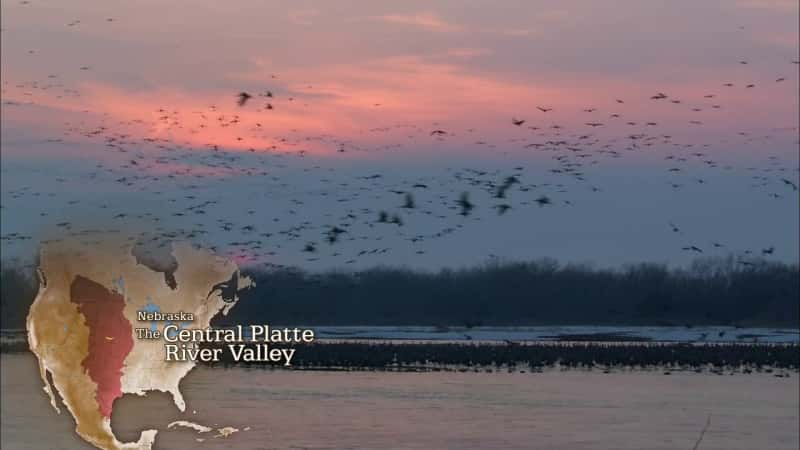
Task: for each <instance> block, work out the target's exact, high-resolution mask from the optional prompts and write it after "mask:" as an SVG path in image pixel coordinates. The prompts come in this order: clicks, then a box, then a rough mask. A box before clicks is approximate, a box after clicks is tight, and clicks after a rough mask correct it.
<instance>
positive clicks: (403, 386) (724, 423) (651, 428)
mask: <svg viewBox="0 0 800 450" xmlns="http://www.w3.org/2000/svg"><path fill="white" fill-rule="evenodd" d="M0 361H1V362H2V364H1V366H2V392H3V396H2V434H1V435H2V448H3V449H4V450H6V449H11V450H14V449H43V448H55V449H70V450H71V449H89V448H91V447H90V446H89V445H88V444H85V443H83V442H82V441H81V440H80V439H79V438H77V437H76V436H75V435H74V433H73V431H72V429H73V427H74V423H73V421H72V419H71V417H70V416H69V415H67V414H66V413H65V414H62V415H61V416H58V415H57V414H56V413H55V412H54V411H53V410H52V408H50V406H49V404H48V401H47V399H46V396H45V395H44V393H43V392H42V391H41V385H40V381H39V380H38V378H37V376H36V373H35V360H34V358H33V357H32V356H29V355H2V356H0ZM181 389H182V391H183V393H184V395H185V397H186V399H187V405H188V406H187V411H186V413H179V412H178V411H177V410H176V408H175V407H174V405H173V404H172V402H171V399H170V398H169V397H168V396H166V395H160V394H153V395H150V396H148V397H146V398H138V397H129V396H126V397H124V398H123V399H121V400H118V401H117V403H115V410H114V417H113V420H112V427H113V428H114V430H115V432H116V433H117V435H118V436H120V437H121V438H123V439H124V440H132V439H133V438H134V437H135V436H136V435H137V430H141V429H143V428H145V427H148V426H149V427H158V428H159V429H160V430H161V431H159V435H158V437H157V440H156V448H162V449H194V448H200V449H202V448H207V449H453V450H455V449H458V450H462V449H467V450H469V449H570V450H580V449H665V450H666V449H670V450H672V449H684V448H685V449H691V448H692V446H693V445H694V442H695V441H696V439H697V437H698V436H699V433H700V430H701V429H702V428H703V425H704V423H705V421H706V418H707V417H708V415H709V414H711V426H710V427H709V429H708V432H707V433H706V435H705V438H704V439H703V442H702V445H701V446H700V448H701V449H720V450H722V449H725V450H730V449H743V450H744V449H747V450H752V449H787V450H788V449H792V450H795V449H797V448H798V445H800V437H799V436H798V428H797V423H798V420H800V416H799V414H798V406H800V405H799V403H800V402H799V401H798V375H797V374H792V375H791V376H790V377H789V378H776V377H774V376H771V375H765V374H761V375H734V376H730V375H725V376H718V375H710V374H694V373H691V374H689V373H673V375H670V376H666V375H663V374H662V372H660V371H659V372H632V373H630V372H629V373H613V374H603V373H600V372H581V371H569V372H556V371H553V372H546V373H542V374H529V373H515V374H510V373H388V372H384V373H376V372H350V373H345V372H299V371H270V370H261V369H240V368H234V369H212V368H204V367H199V368H197V369H195V370H194V371H193V372H192V373H191V374H190V375H189V376H188V377H187V378H186V379H185V380H184V381H183V382H182V384H181ZM193 411H196V413H193ZM176 419H185V420H192V421H195V422H198V423H201V424H205V425H210V426H219V427H221V426H234V427H236V428H240V429H244V428H245V427H250V429H249V430H248V431H242V432H239V433H236V434H234V435H232V436H230V437H228V438H213V437H211V436H210V433H209V434H205V435H198V434H196V433H195V432H193V431H190V430H175V429H173V430H166V429H165V426H164V425H165V424H166V423H168V422H169V421H172V420H176ZM197 437H207V439H206V440H205V441H204V442H202V443H198V442H196V441H195V439H196V438H197Z"/></svg>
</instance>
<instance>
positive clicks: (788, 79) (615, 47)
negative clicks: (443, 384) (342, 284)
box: [0, 0, 800, 269]
mask: <svg viewBox="0 0 800 450" xmlns="http://www.w3.org/2000/svg"><path fill="white" fill-rule="evenodd" d="M797 18H798V2H797V1H796V0H789V1H784V0H774V1H770V0H745V1H735V0H719V1H711V0H703V1H641V0H631V1H620V2H590V1H506V2H488V1H439V2H428V1H424V2H423V1H404V2H374V1H341V2H323V1H305V2H301V1H298V2H264V1H236V2H218V1H217V2H215V1H208V2H196V1H194V2H187V1H172V2H156V1H141V2H135V3H131V2H120V1H103V2H100V1H86V0H81V1H63V2H54V1H44V0H30V1H19V0H13V1H6V0H3V1H2V34H0V36H1V37H2V140H1V141H0V142H1V144H2V199H1V200H2V236H3V240H2V251H3V257H4V258H8V257H16V256H19V257H21V258H28V259H29V258H30V257H31V256H32V255H33V254H34V253H35V248H36V245H37V244H38V243H39V242H40V241H41V240H42V239H51V238H58V237H62V236H64V235H68V234H75V233H81V232H82V230H97V229H101V230H127V231H129V232H146V233H150V234H149V235H148V236H152V235H155V234H163V233H167V235H168V236H171V237H175V238H180V239H187V240H191V241H194V242H196V243H198V244H200V245H204V246H211V247H215V248H216V249H217V250H218V251H219V252H220V253H221V254H224V255H228V256H232V257H234V258H235V259H237V260H238V261H239V262H242V263H250V264H261V263H264V262H267V263H274V264H281V265H298V266H302V267H307V268H311V269H327V268H341V267H344V268H364V267H370V266H373V265H378V264H389V265H404V266H409V267H420V268H438V267H442V266H449V267H460V266H465V265H472V264H477V263H481V262H484V261H487V260H489V259H492V258H498V259H501V260H530V259H537V258H542V257H551V258H555V259H556V260H558V261H561V262H593V263H595V264H597V265H599V266H611V267H615V266H619V265H622V264H626V263H636V262H643V261H649V262H663V263H669V264H686V263H688V262H690V261H691V260H692V259H693V258H696V257H698V256H727V255H733V256H734V257H735V258H738V259H740V260H747V259H753V258H761V257H764V258H765V259H767V260H775V261H790V262H796V261H797V260H798V257H799V255H798V245H800V242H799V241H798V227H800V220H799V218H798V214H799V212H800V204H799V203H798V198H799V197H798V191H797V185H798V120H800V113H799V112H798V110H799V107H798V98H799V96H800V92H799V91H798V89H799V88H798V68H799V67H800V66H798V64H797V61H798V52H799V51H800V50H799V48H800V44H799V38H798V35H799V31H798V21H797ZM240 92H246V93H247V94H248V95H250V96H251V97H250V98H249V99H247V101H246V102H244V104H243V105H238V104H237V95H238V94H239V93H240ZM267 93H269V95H268V94H267ZM512 120H515V121H517V124H515V123H513V122H512ZM522 120H524V122H521V123H520V122H519V121H522ZM510 177H511V179H513V180H514V181H513V182H511V183H510V184H509V186H508V188H507V189H506V190H503V192H502V193H499V191H500V190H502V189H501V187H502V186H503V185H504V184H505V183H506V182H507V180H509V179H510ZM406 193H410V194H411V196H412V197H413V203H414V205H413V206H414V207H413V208H412V207H407V206H409V205H408V204H406V202H407V200H406ZM462 193H467V194H466V195H467V196H468V198H469V202H470V203H471V204H472V205H474V208H472V209H470V210H469V211H467V212H465V211H464V209H463V205H460V204H458V203H457V202H458V200H459V198H460V196H461V195H462ZM542 199H546V200H542ZM381 211H385V212H386V213H387V215H388V216H389V218H390V221H391V218H392V217H394V216H398V217H399V218H400V222H402V223H401V224H398V223H382V222H380V221H379V220H378V219H379V217H380V212H381ZM464 212H465V213H464ZM461 213H464V214H461ZM501 213H502V214H501ZM333 229H339V230H341V232H338V233H334V234H336V242H333V243H330V242H328V241H327V239H328V237H330V236H331V230H333Z"/></svg>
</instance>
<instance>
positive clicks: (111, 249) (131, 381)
mask: <svg viewBox="0 0 800 450" xmlns="http://www.w3.org/2000/svg"><path fill="white" fill-rule="evenodd" d="M168 256H169V258H170V261H171V265H170V269H169V271H163V270H160V268H159V267H156V266H154V265H152V264H145V263H143V261H142V260H141V259H140V258H137V256H136V251H135V248H134V244H133V243H130V242H128V241H125V242H124V243H123V244H119V243H116V244H114V243H108V242H105V243H92V245H87V244H86V243H79V242H75V241H60V242H51V243H49V244H47V245H45V246H44V247H43V248H42V249H41V253H40V265H39V278H40V286H39V292H38V294H37V296H36V299H35V300H34V302H33V304H32V306H31V308H30V312H29V314H28V319H27V328H28V343H29V345H30V349H31V351H32V352H33V353H34V354H35V355H36V357H37V359H38V362H39V375H40V376H41V379H42V383H43V384H44V391H45V392H46V393H47V395H48V396H49V398H50V403H51V404H52V406H53V408H55V410H56V411H57V412H59V413H60V412H61V408H60V407H59V404H58V402H57V400H56V395H55V394H56V392H57V393H58V394H59V396H60V397H61V399H62V402H63V405H64V406H65V407H66V408H67V410H68V411H69V413H70V414H71V415H72V416H73V418H74V419H75V424H76V428H75V431H76V432H77V434H78V435H79V436H80V437H81V438H83V439H84V440H86V441H88V442H90V443H91V444H93V445H94V446H96V447H98V448H101V449H104V450H117V449H151V448H152V447H153V444H154V442H155V436H156V434H157V430H152V429H148V430H142V431H141V433H140V436H139V439H138V440H137V441H136V442H120V441H119V440H118V439H117V437H116V436H115V434H114V432H113V431H112V429H111V415H112V413H113V406H114V401H115V400H116V399H118V398H120V397H122V396H123V395H124V394H136V395H145V394H146V393H147V392H148V391H162V392H167V393H169V394H171V396H172V399H173V401H174V403H175V406H176V407H177V408H178V409H179V410H180V411H184V410H185V409H186V401H185V399H184V398H183V395H182V394H181V392H180V390H179V388H178V385H179V383H180V381H181V379H183V377H184V376H185V375H186V374H187V373H188V372H189V371H190V370H191V369H192V368H193V367H194V365H195V363H194V362H192V361H181V362H174V361H170V362H167V361H164V346H163V341H160V340H140V339H136V338H135V337H134V328H136V327H150V324H149V323H146V324H142V323H139V322H137V311H139V310H146V309H151V308H153V307H154V306H155V307H157V308H158V309H159V310H160V311H163V312H168V311H170V312H178V311H181V312H185V313H191V314H192V315H193V317H194V322H193V323H192V327H194V328H206V327H208V326H209V325H210V322H211V319H212V318H214V317H215V316H216V315H218V314H220V313H222V314H227V313H228V311H229V310H230V309H231V308H232V307H233V306H234V305H235V304H236V302H237V301H238V295H237V292H238V291H239V290H242V289H246V288H248V287H250V285H251V284H252V282H251V281H250V279H249V278H247V277H244V276H240V275H239V271H238V268H237V266H236V265H235V264H234V263H233V262H231V261H229V260H226V259H224V258H220V257H217V256H215V255H213V254H212V253H211V252H209V251H206V250H202V249H197V248H194V247H192V246H191V245H189V244H186V243H174V244H171V252H169V254H168ZM232 281H233V282H232ZM221 285H225V286H236V291H237V292H232V293H231V292H229V290H228V291H227V292H226V291H225V290H220V289H217V287H218V286H221Z"/></svg>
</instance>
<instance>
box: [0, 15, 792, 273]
mask: <svg viewBox="0 0 800 450" xmlns="http://www.w3.org/2000/svg"><path fill="white" fill-rule="evenodd" d="M107 21H108V22H113V21H114V19H108V20H107ZM78 24H80V21H78V20H76V21H73V22H70V23H69V24H67V26H70V27H73V26H77V25H78ZM29 53H30V54H31V55H35V54H36V53H35V51H34V50H31V51H30V52H29ZM737 63H738V64H741V65H746V64H748V62H747V61H744V60H742V61H739V62H737ZM790 63H791V64H794V65H795V67H796V65H797V64H798V61H787V69H788V68H789V67H792V66H790ZM75 69H76V70H80V71H91V70H92V67H91V66H79V67H76V68H75ZM795 70H796V69H795ZM277 79H278V77H277V76H276V75H273V76H272V77H271V80H267V82H268V83H269V82H274V81H275V80H277ZM768 82H769V83H779V84H780V83H785V82H786V78H785V76H780V77H776V78H774V79H772V80H769V81H768ZM760 83H764V81H759V83H756V82H750V83H745V84H743V85H736V84H734V83H729V82H725V81H722V82H720V83H719V85H718V86H717V88H716V89H715V91H716V92H709V93H708V94H705V95H704V96H703V97H702V98H678V97H676V96H674V95H671V94H670V93H666V92H655V93H653V94H652V95H651V96H649V98H626V99H621V98H613V99H612V100H611V101H610V102H609V103H610V105H611V106H610V109H609V110H608V111H605V108H600V107H595V106H587V107H585V108H584V109H583V111H580V112H579V115H585V117H586V119H585V121H583V123H581V124H577V125H576V124H564V123H561V124H559V123H557V122H556V120H555V119H551V117H553V116H554V115H555V114H557V113H558V109H559V108H558V107H556V106H549V105H536V106H535V109H534V107H531V108H530V110H531V112H530V113H529V115H530V116H529V117H525V118H521V117H512V118H511V119H510V121H509V122H508V125H507V126H508V127H509V131H510V132H511V131H514V132H515V133H513V134H512V133H509V135H513V136H516V137H513V138H508V139H505V140H504V141H500V140H498V139H492V138H485V137H484V138H480V137H478V136H480V131H479V130H478V129H477V128H468V129H450V128H448V127H446V126H444V125H442V124H441V123H432V124H413V123H400V124H395V125H391V126H383V127H376V128H370V129H364V130H362V132H361V133H362V134H364V135H369V136H378V137H380V136H383V137H384V141H387V140H388V141H391V142H393V143H392V144H389V145H364V144H359V143H358V142H356V141H355V140H354V139H353V138H343V137H339V136H333V135H311V134H306V133H303V132H302V131H301V130H297V129H292V130H286V132H285V133H284V134H283V135H282V136H273V135H269V133H268V132H266V131H264V128H265V127H263V123H267V122H268V121H269V120H270V116H269V115H270V114H271V113H273V111H274V110H276V109H279V108H281V107H282V106H283V105H286V104H287V103H288V102H303V101H305V100H302V99H301V95H294V96H290V95H282V94H278V93H277V92H280V91H279V90H277V89H273V90H263V91H261V92H253V91H249V92H248V91H242V92H239V93H238V94H234V93H232V95H231V99H230V104H229V105H211V106H205V107H197V108H194V109H193V110H191V111H186V110H179V109H176V108H170V107H169V106H168V105H163V106H154V108H153V113H154V114H153V115H151V116H148V117H142V118H139V119H135V120H116V119H114V118H113V116H111V115H109V114H106V113H102V114H100V115H99V119H97V118H96V117H97V116H98V115H97V113H93V112H90V111H88V110H87V111H84V114H86V118H85V119H83V120H77V121H75V120H70V121H69V122H67V123H66V124H65V127H64V130H63V135H61V136H57V137H52V138H50V139H48V140H47V141H46V142H44V143H42V145H47V146H56V147H57V146H65V147H70V146H71V147H73V148H76V147H80V146H84V145H87V143H91V142H94V143H96V144H97V145H96V147H93V148H98V149H102V150H98V151H100V152H101V153H102V155H97V157H96V158H95V157H94V156H87V159H86V160H87V161H91V162H90V170H86V171H84V172H80V173H77V174H71V173H70V172H69V171H67V170H65V171H64V172H63V173H61V172H59V173H51V174H49V175H51V176H52V179H53V180H54V182H55V184H56V188H52V189H49V190H48V189H43V188H40V187H39V186H37V185H34V184H22V185H14V186H4V192H3V204H2V206H1V208H2V214H3V216H7V215H9V216H10V215H12V214H15V211H16V210H17V208H20V209H25V208H28V209H29V208H33V207H36V206H37V205H39V206H41V210H39V211H38V216H39V217H40V221H41V222H43V223H48V222H52V223H54V226H55V229H56V230H57V231H58V235H59V236H71V237H79V238H83V239H92V236H94V235H96V234H97V233H106V234H107V233H112V234H113V233H117V232H119V233H123V232H125V231H126V230H127V229H128V228H129V226H128V225H127V224H129V223H130V222H131V221H134V222H137V223H144V224H146V226H144V227H143V229H146V230H148V231H143V232H138V234H137V235H135V236H133V237H131V238H130V239H135V240H137V241H138V242H144V243H147V244H148V245H150V246H151V248H152V251H153V252H158V251H159V250H158V249H163V248H165V247H167V246H168V243H169V242H171V241H173V240H190V241H194V242H198V243H202V244H204V245H206V246H208V247H211V248H212V249H214V250H217V251H221V252H223V253H226V254H228V255H231V256H234V257H235V258H236V259H237V260H238V261H239V262H240V263H245V264H253V265H262V266H265V267H280V266H281V264H276V263H275V261H276V260H280V257H279V256H280V255H282V254H283V253H284V252H289V253H295V254H304V255H305V260H306V261H308V262H313V261H318V260H320V258H334V260H335V261H338V262H340V263H342V264H353V263H355V262H356V261H357V260H358V259H359V258H362V257H367V256H369V255H385V254H387V253H390V252H391V251H392V250H393V248H394V247H395V246H396V245H398V243H404V244H403V245H405V244H407V245H412V246H413V248H414V252H415V253H417V254H420V255H422V254H425V252H426V249H425V243H426V242H429V241H431V240H434V239H440V238H444V237H446V236H449V235H452V234H455V233H458V232H459V231H460V230H461V229H463V228H464V227H467V226H470V224H471V223H474V222H475V221H480V220H513V218H512V217H513V215H514V211H515V210H518V209H523V208H529V207H532V208H539V209H540V210H541V211H543V212H545V211H546V210H547V209H548V208H561V207H575V206H576V205H575V204H574V202H573V200H571V199H570V198H569V195H568V194H569V192H571V191H570V190H571V189H585V190H588V191H590V192H595V193H597V194H598V195H602V193H603V188H602V187H601V186H598V185H596V184H595V183H593V181H592V170H593V167H594V166H597V165H600V164H602V163H603V161H604V160H608V159H615V158H623V157H625V156H626V155H628V154H631V153H636V152H639V153H641V152H645V151H647V150H659V151H662V152H663V157H664V161H665V167H664V170H665V171H666V172H667V174H668V175H669V178H668V179H669V180H670V181H669V185H668V186H665V188H668V189H674V190H680V189H682V188H684V187H686V186H692V187H697V186H702V185H703V184H705V183H707V182H708V180H707V179H705V178H703V177H698V176H696V175H690V173H694V172H692V170H690V169H692V168H694V167H698V166H699V167H703V168H705V169H708V170H716V171H720V172H723V173H724V172H725V171H732V170H734V169H736V170H746V171H748V172H749V173H750V180H751V183H752V187H753V188H756V189H761V190H763V192H764V193H765V195H766V196H767V197H771V198H773V199H775V200H778V201H780V200H781V199H785V200H790V201H791V202H790V203H789V204H788V206H787V207H790V208H797V207H798V205H797V203H796V199H797V190H798V186H797V182H796V181H794V180H796V178H797V172H798V169H797V168H796V167H788V164H787V163H786V161H783V160H781V158H779V157H776V156H771V157H769V159H768V161H767V164H766V166H763V167H739V168H734V167H732V166H730V165H726V164H723V163H720V162H718V161H716V160H715V159H714V158H712V156H711V153H712V149H713V147H714V144H713V143H697V142H683V141H681V140H680V139H679V138H677V137H675V136H673V135H670V134H666V133H665V132H663V131H660V128H659V127H660V125H659V123H658V122H656V121H651V120H647V119H641V118H636V117H632V116H629V115H628V114H626V112H625V110H626V105H627V104H629V103H638V104H639V105H641V104H646V105H647V107H648V108H665V107H669V106H668V105H672V106H671V107H675V108H685V109H686V113H687V115H690V116H691V120H689V121H688V122H689V125H694V126H702V125H703V124H704V122H703V121H702V120H701V119H700V117H704V116H703V113H704V112H708V111H712V112H713V111H715V110H719V109H723V108H724V107H725V103H724V102H725V94H726V92H727V90H731V89H743V90H746V91H752V92H756V91H757V90H758V86H759V84H760ZM786 84H788V83H786ZM309 87H310V86H309ZM409 89H412V87H409ZM12 91H13V95H12V97H13V99H4V100H3V108H4V109H5V110H6V111H10V109H11V108H24V107H26V106H30V105H36V104H37V102H38V101H39V99H40V98H42V97H44V96H50V97H51V98H57V99H64V98H71V99H78V100H80V98H81V95H82V93H81V91H80V89H79V88H75V87H70V86H67V85H65V84H63V83H62V82H60V81H59V76H58V75H56V74H49V75H48V74H45V75H43V79H39V80H30V81H26V82H18V83H14V84H13V85H12V84H10V82H8V81H4V82H3V94H4V97H6V96H8V95H9V94H11V93H12ZM306 105H307V104H306ZM373 106H374V107H375V108H376V113H375V114H376V115H379V107H380V106H381V105H380V104H375V105H373ZM611 108H613V109H611ZM240 111H247V112H248V114H241V113H240ZM253 112H258V113H259V116H258V117H263V119H258V120H255V121H254V120H252V117H253V115H252V114H251V113H253ZM245 116H247V117H245ZM582 117H583V116H582ZM189 119H191V120H189ZM542 123H547V125H540V124H542ZM620 128H621V129H623V130H624V131H623V132H621V133H616V132H612V133H608V132H606V131H605V130H609V129H611V130H618V129H620ZM222 131H224V132H225V133H234V134H236V135H237V137H236V141H237V144H236V148H226V146H225V145H221V144H217V143H214V134H215V132H222ZM519 131H524V134H523V133H519ZM601 131H602V132H601ZM172 132H174V134H172ZM771 132H775V133H778V132H784V133H791V134H790V135H789V136H796V134H797V128H787V129H775V130H771ZM187 133H188V134H189V135H191V136H207V137H208V142H209V143H208V145H206V146H205V147H203V148H197V146H196V145H195V144H194V143H192V142H189V141H186V140H181V138H175V137H173V136H177V135H183V136H185V135H186V134H187ZM390 136H394V137H392V138H390V139H385V138H386V137H390ZM772 138H773V136H772V135H771V134H767V135H762V134H757V133H752V132H748V131H741V132H739V133H737V134H736V136H733V137H732V139H733V140H734V141H735V142H736V143H738V144H752V145H758V146H764V145H769V142H770V140H771V139H772ZM464 139H468V140H470V141H472V144H471V145H472V146H474V148H476V149H485V150H483V151H484V153H490V152H494V153H497V154H501V155H510V154H512V152H516V153H514V155H523V156H524V155H531V154H537V155H544V156H545V157H547V156H549V159H548V161H549V162H548V166H547V169H546V170H545V169H543V168H542V165H539V166H538V167H532V166H531V165H530V164H529V160H527V161H526V159H525V158H524V157H523V158H521V159H520V163H519V164H518V165H515V166H514V167H512V168H509V169H503V168H496V169H486V168H478V167H465V168H448V169H445V170H444V171H443V173H429V174H419V173H411V172H407V173H402V174H401V175H400V176H398V175H397V174H396V173H381V172H380V171H376V170H369V169H354V168H352V167H348V163H347V160H346V159H345V160H343V161H340V162H339V163H332V164H326V163H325V162H324V161H323V162H320V161H321V160H320V159H315V158H314V156H313V154H311V153H310V152H308V151H307V148H311V147H315V148H326V149H332V150H334V151H333V156H331V158H336V155H337V154H339V153H344V154H353V153H356V154H358V153H381V152H385V153H396V152H402V151H403V149H408V148H413V147H417V148H419V147H435V146H436V145H446V144H447V143H448V142H451V141H453V140H464ZM795 139H796V137H795ZM734 141H728V142H727V143H728V144H730V143H733V142H734ZM264 142H268V144H266V145H264V144H263V143H264ZM459 142H460V141H459ZM716 144H717V145H723V144H724V143H716ZM249 145H252V146H250V147H248V146H249ZM90 154H91V153H90V152H87V155H90ZM329 160H330V159H328V161H329ZM308 161H310V163H308ZM12 170H16V168H15V167H11V166H9V165H6V164H4V167H3V172H8V171H12ZM42 170H45V169H42ZM534 172H535V173H534ZM534 179H535V180H538V182H532V181H531V180H534ZM86 186H96V187H97V188H98V189H108V190H109V191H114V192H115V193H117V194H118V193H120V192H122V193H129V194H132V195H134V196H137V197H140V198H147V199H150V200H151V201H152V200H155V201H156V203H157V204H158V205H160V208H158V211H157V212H156V211H149V212H148V211H139V212H137V211H136V208H135V207H131V206H124V205H120V204H113V203H111V202H110V201H109V200H108V199H107V198H105V197H104V196H103V195H97V194H92V195H86V189H85V187H86ZM227 186H237V189H235V190H234V191H233V192H234V195H235V197H232V195H231V190H230V189H228V188H227ZM238 187H241V189H239V188H238ZM89 190H91V188H90V189H89ZM787 203H788V202H787ZM150 205H152V203H150ZM377 205H382V206H377ZM65 210H80V211H83V214H85V215H91V216H93V217H96V218H102V220H99V221H98V223H102V226H99V227H93V226H86V224H84V223H80V220H79V218H78V217H69V216H67V217H65V216H64V215H63V214H62V211H65ZM265 210H266V211H268V215H269V216H270V218H269V219H268V220H265V219H264V218H263V217H264V211H265ZM500 216H502V218H501V217H500ZM4 222H6V219H4ZM531 226H532V227H533V226H534V224H531ZM682 228H683V227H682V226H681V225H679V224H676V223H674V222H668V223H665V224H664V231H665V233H670V232H671V233H675V234H677V235H678V236H680V238H681V240H682V241H683V243H682V244H680V245H681V249H682V250H684V251H686V252H689V253H696V254H706V253H709V252H711V251H713V250H714V249H717V250H720V251H726V252H733V251H734V250H735V251H736V252H738V262H739V263H740V264H743V265H751V264H754V262H753V261H755V259H756V258H764V257H769V256H770V255H773V253H774V252H775V251H776V248H775V247H774V245H773V244H771V243H768V242H767V243H765V245H764V246H763V247H762V248H754V249H733V248H730V247H731V246H730V245H729V244H726V243H723V242H716V241H710V242H693V241H692V240H690V239H689V236H688V234H687V233H685V232H684V230H683V229H682ZM5 231H6V230H4V234H2V243H3V246H12V245H23V243H25V242H35V241H37V240H42V241H46V240H47V238H48V237H43V236H36V235H35V234H34V233H31V232H25V231H21V230H12V231H9V232H7V233H6V232H5ZM220 236H223V238H222V239H220ZM225 237H227V239H226V238H225ZM51 238H53V239H58V237H51ZM209 241H210V242H209ZM343 243H347V245H343Z"/></svg>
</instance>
